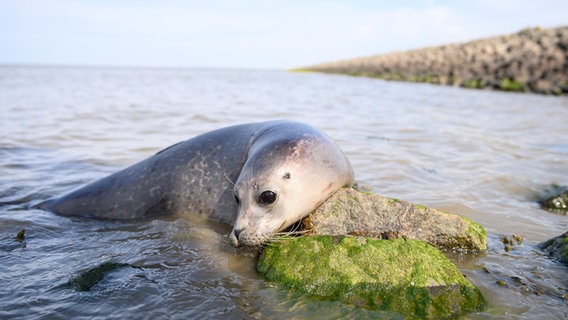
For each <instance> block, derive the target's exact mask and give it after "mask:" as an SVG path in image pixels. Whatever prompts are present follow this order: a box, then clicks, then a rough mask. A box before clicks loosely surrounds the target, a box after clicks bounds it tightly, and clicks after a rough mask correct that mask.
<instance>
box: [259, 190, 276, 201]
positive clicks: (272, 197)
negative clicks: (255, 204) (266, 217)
mask: <svg viewBox="0 0 568 320" xmlns="http://www.w3.org/2000/svg"><path fill="white" fill-rule="evenodd" d="M258 200H259V202H260V203H261V204H271V203H274V201H276V193H274V192H272V191H264V192H263V193H261V194H260V197H258Z"/></svg>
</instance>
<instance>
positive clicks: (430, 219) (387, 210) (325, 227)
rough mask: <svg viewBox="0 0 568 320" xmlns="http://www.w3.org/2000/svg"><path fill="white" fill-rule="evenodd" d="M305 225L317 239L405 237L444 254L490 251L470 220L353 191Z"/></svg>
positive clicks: (335, 198) (330, 203)
mask: <svg viewBox="0 0 568 320" xmlns="http://www.w3.org/2000/svg"><path fill="white" fill-rule="evenodd" d="M303 224H304V227H305V228H306V229H311V231H312V233H313V234H318V235H357V236H364V237H373V238H380V239H393V238H399V237H402V238H406V239H417V240H423V241H426V242H428V243H429V244H431V245H433V246H435V247H437V248H440V249H443V250H465V251H481V250H486V249H487V233H486V232H485V229H483V227H482V226H481V225H479V224H477V223H475V222H473V221H471V220H469V219H467V218H464V217H460V216H458V215H454V214H450V213H446V212H442V211H439V210H435V209H430V208H426V207H424V206H421V205H416V204H412V203H410V202H407V201H402V200H398V199H392V198H386V197H382V196H379V195H376V194H372V193H364V192H360V191H357V190H354V189H351V188H343V189H340V190H339V191H338V192H337V193H336V194H334V195H333V196H332V197H330V198H329V199H327V200H326V201H325V202H324V203H323V204H322V205H321V206H320V207H319V208H318V209H316V211H314V212H313V213H312V214H310V215H309V216H308V217H307V218H305V219H304V220H303Z"/></svg>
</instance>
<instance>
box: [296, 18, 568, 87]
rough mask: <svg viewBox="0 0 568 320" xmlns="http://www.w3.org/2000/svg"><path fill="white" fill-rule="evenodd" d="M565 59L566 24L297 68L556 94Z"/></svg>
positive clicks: (565, 83) (567, 75)
mask: <svg viewBox="0 0 568 320" xmlns="http://www.w3.org/2000/svg"><path fill="white" fill-rule="evenodd" d="M567 60H568V27H567V26H564V27H558V28H552V29H541V28H527V29H524V30H521V31H520V32H518V33H516V34H510V35H504V36H499V37H491V38H485V39H480V40H474V41H470V42H466V43H457V44H449V45H444V46H439V47H430V48H422V49H416V50H409V51H404V52H393V53H388V54H383V55H377V56H372V57H366V58H357V59H350V60H344V61H337V62H331V63H323V64H319V65H315V66H310V67H305V68H302V69H300V70H303V71H316V72H327V73H339V74H349V75H357V76H367V77H376V78H382V79H386V80H397V81H412V82H429V83H438V84H448V85H459V86H463V87H467V88H485V87H491V88H494V89H497V90H507V91H532V92H535V93H542V94H555V95H560V94H567V93H568V64H567V63H566V61H567ZM480 79H483V81H481V80H480Z"/></svg>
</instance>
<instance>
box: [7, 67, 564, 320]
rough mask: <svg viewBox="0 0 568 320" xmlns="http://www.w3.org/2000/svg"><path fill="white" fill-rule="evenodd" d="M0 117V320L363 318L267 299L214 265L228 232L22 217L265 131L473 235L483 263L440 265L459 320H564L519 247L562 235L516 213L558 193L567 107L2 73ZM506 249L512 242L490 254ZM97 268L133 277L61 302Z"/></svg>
mask: <svg viewBox="0 0 568 320" xmlns="http://www.w3.org/2000/svg"><path fill="white" fill-rule="evenodd" d="M0 112H1V116H0V133H1V135H0V172H1V173H2V174H1V175H0V293H1V294H0V318H13V317H20V318H23V317H26V318H34V317H35V318H69V317H79V316H85V317H91V316H94V315H111V316H112V317H116V318H119V317H133V316H136V317H143V318H144V317H147V318H155V317H166V316H169V317H172V318H188V317H190V318H191V317H200V318H202V317H207V318H222V319H226V318H286V319H289V318H294V317H296V318H302V319H309V318H314V319H315V318H321V315H322V314H325V315H329V317H330V318H338V317H345V318H349V317H356V318H373V317H376V316H378V315H379V314H378V313H376V312H373V311H369V310H358V309H356V308H354V307H350V306H346V305H342V304H340V303H336V302H329V301H317V300H314V299H310V298H306V297H302V296H297V295H295V294H294V293H290V292H287V291H284V290H280V289H279V288H277V287H275V286H274V285H272V284H270V283H266V282H265V281H264V280H263V279H262V278H260V277H259V276H258V275H257V274H256V272H255V270H254V268H255V262H254V259H252V258H247V257H240V256H235V255H234V254H232V251H231V250H230V248H228V247H227V237H226V234H227V233H228V231H229V227H228V226H224V225H219V224H215V223H213V222H210V221H207V220H206V219H203V217H194V216H187V217H185V218H183V219H181V218H180V219H174V218H169V219H156V220H151V221H134V222H112V221H92V220H86V219H79V218H68V217H61V216H56V215H53V214H51V213H47V212H42V211H38V210H30V209H29V207H30V205H33V204H35V203H37V202H39V201H41V200H44V199H47V198H49V197H51V196H54V195H59V194H61V193H64V192H66V191H68V190H70V189H73V188H76V187H79V186H81V185H82V184H84V183H86V182H88V181H92V180H94V179H97V178H100V177H102V176H104V175H106V174H108V173H111V172H113V171H115V170H117V169H119V168H122V167H124V166H126V165H129V164H132V163H134V162H136V161H138V160H141V159H143V158H146V157H148V156H150V155H151V154H153V153H154V152H156V151H157V150H159V149H162V148H164V147H166V146H168V145H170V144H173V143H175V142H178V141H181V140H185V139H188V138H191V137H192V136H195V135H197V134H199V133H203V132H205V131H209V130H213V129H216V128H219V127H222V126H226V125H231V124H236V123H243V122H252V121H264V120H272V119H278V118H288V119H294V120H299V121H304V122H308V123H310V124H312V125H314V126H316V127H318V128H320V129H322V130H324V131H325V132H327V133H328V134H329V135H330V136H331V137H332V138H333V139H334V140H336V141H337V142H338V143H339V144H340V145H341V147H342V148H343V149H344V151H345V152H346V153H347V155H348V157H349V158H350V160H351V162H352V164H353V167H354V169H355V172H356V180H357V181H358V183H359V184H360V185H363V186H367V187H369V188H371V189H372V190H373V191H374V192H376V193H379V194H383V195H387V196H391V197H396V198H401V199H405V200H409V201H412V202H416V203H421V204H424V205H428V206H432V207H435V208H439V209H442V210H446V211H450V212H455V213H458V214H462V215H464V216H467V217H469V218H472V219H474V220H476V221H477V222H479V223H481V224H482V225H483V226H484V227H485V228H486V229H487V231H488V233H489V236H488V237H489V239H488V241H489V250H488V251H487V252H485V253H482V254H478V255H455V256H452V257H451V258H452V260H453V261H455V262H456V263H457V264H458V266H459V267H460V269H461V270H462V272H463V273H464V274H465V275H466V276H467V277H468V278H469V279H470V280H471V281H472V282H473V283H474V284H476V285H477V286H478V287H480V289H481V290H482V291H483V293H484V295H485V296H486V298H487V300H488V301H489V307H488V309H487V310H486V311H485V312H482V313H479V314H474V315H470V316H468V317H469V318H473V319H486V318H491V319H493V318H499V319H501V318H514V319H517V318H526V319H536V318H539V319H540V318H550V319H552V318H555V319H563V318H567V317H568V314H567V311H566V310H568V308H566V306H567V305H566V303H567V302H566V300H565V299H563V298H562V296H563V295H565V294H566V293H567V292H568V277H567V275H568V269H567V268H566V267H564V266H562V265H559V264H557V263H555V262H553V261H551V260H550V259H548V258H547V257H544V256H543V255H542V253H541V252H540V251H539V250H538V249H537V247H536V245H537V244H538V243H539V242H540V241H543V240H546V239H548V238H551V237H553V236H556V235H559V234H561V233H563V232H565V231H566V230H568V217H567V216H562V215H555V214H553V213H549V212H546V211H542V210H540V209H539V208H538V205H537V204H535V203H534V202H533V200H534V197H535V194H538V193H539V192H541V191H542V190H545V189H546V188H549V186H551V185H553V184H557V185H568V160H567V159H568V127H567V126H566V120H568V99H566V98H558V97H545V96H537V95H528V94H509V93H502V92H491V91H474V90H465V89H459V88H451V87H438V86H431V85H425V84H406V83H396V82H384V81H381V80H374V79H364V78H352V77H343V76H330V75H318V74H294V73H286V72H281V71H250V70H249V71H247V70H192V69H187V70H184V69H179V70H177V69H169V70H168V69H97V68H47V67H44V68H40V67H2V68H0ZM22 229H25V230H26V233H25V235H26V239H25V241H24V242H18V241H16V240H15V238H16V234H17V233H18V232H19V231H20V230H22ZM513 233H515V234H519V235H521V236H522V237H523V238H524V241H523V243H522V244H521V245H516V246H515V247H514V248H513V250H511V251H509V252H507V251H505V249H504V246H503V244H502V243H501V239H502V237H503V236H510V235H511V234H513ZM104 262H116V263H127V264H131V265H134V266H136V267H137V268H121V269H118V270H115V271H112V272H109V274H108V275H107V276H106V277H105V278H104V279H103V280H102V281H101V282H99V283H98V284H96V285H94V286H93V287H92V288H91V290H90V291H86V292H78V291H75V290H72V289H70V288H69V287H68V286H66V283H67V282H68V281H69V279H71V278H72V277H73V276H75V275H77V274H80V273H81V272H84V271H85V270H88V269H90V268H92V267H94V266H97V265H100V264H101V263H104ZM381 315H382V316H389V315H386V314H381ZM395 318H396V317H395Z"/></svg>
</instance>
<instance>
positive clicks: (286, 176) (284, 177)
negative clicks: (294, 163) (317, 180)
mask: <svg viewBox="0 0 568 320" xmlns="http://www.w3.org/2000/svg"><path fill="white" fill-rule="evenodd" d="M291 177H292V176H291V175H290V172H285V173H284V175H283V176H282V179H290V178H291Z"/></svg>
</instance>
